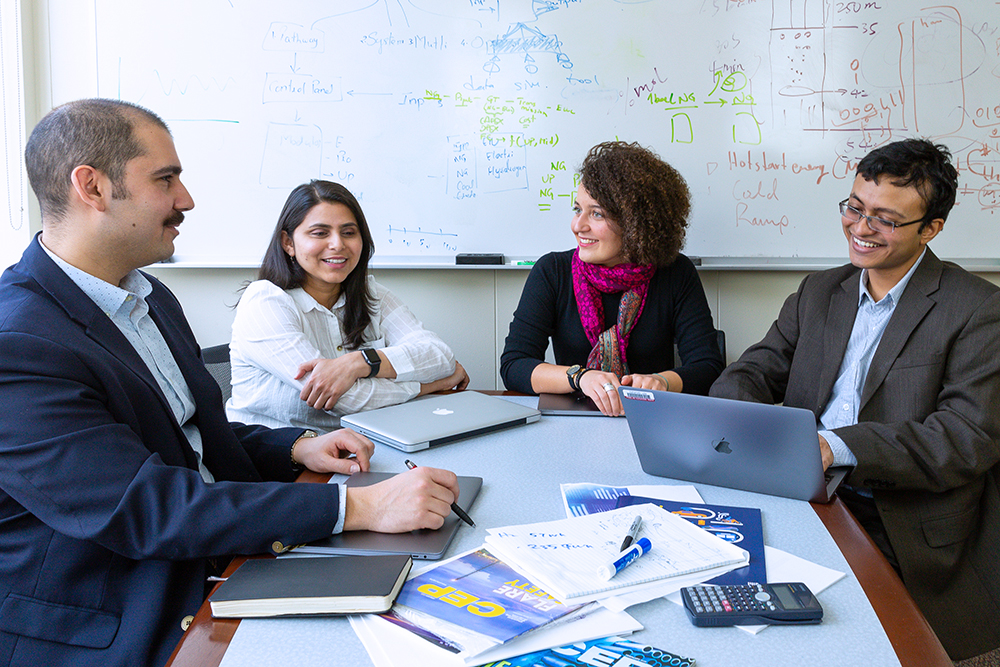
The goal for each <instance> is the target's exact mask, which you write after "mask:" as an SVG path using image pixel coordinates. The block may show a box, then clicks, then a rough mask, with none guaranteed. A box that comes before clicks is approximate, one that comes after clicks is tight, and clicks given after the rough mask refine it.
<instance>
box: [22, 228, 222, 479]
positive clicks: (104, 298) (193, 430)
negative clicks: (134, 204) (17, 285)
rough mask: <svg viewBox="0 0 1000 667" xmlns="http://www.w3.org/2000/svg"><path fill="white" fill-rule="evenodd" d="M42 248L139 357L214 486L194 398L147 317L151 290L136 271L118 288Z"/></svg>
mask: <svg viewBox="0 0 1000 667" xmlns="http://www.w3.org/2000/svg"><path fill="white" fill-rule="evenodd" d="M41 246H42V248H43V249H44V250H45V252H46V253H47V254H48V256H49V257H51V258H52V261H53V262H55V263H56V265H57V266H58V267H59V268H60V269H62V270H63V272H64V273H65V274H66V275H67V276H68V277H69V279H70V280H72V281H73V282H74V283H75V284H76V286H77V287H79V288H80V289H81V290H83V293H84V294H86V295H87V296H88V297H90V298H91V300H93V302H94V303H95V304H97V307H98V308H100V309H101V310H102V311H104V313H105V314H106V315H107V316H108V317H109V318H110V319H111V321H112V322H114V323H115V326H117V327H118V330H119V331H121V332H122V335H124V336H125V338H126V339H127V340H128V342H129V343H131V344H132V347H134V348H135V351H136V352H138V353H139V356H140V357H142V360H143V361H144V362H145V364H146V366H147V368H149V372H150V373H152V374H153V377H154V378H155V379H156V383H157V384H158V385H159V386H160V391H162V392H163V395H164V397H166V399H167V404H168V405H169V406H170V410H171V412H173V415H174V418H175V419H176V420H177V423H178V424H180V425H181V431H183V433H184V437H186V438H187V441H188V444H190V445H191V449H193V450H194V453H195V455H196V456H197V458H198V471H199V472H200V473H201V476H202V478H203V479H204V480H205V481H206V482H214V481H215V478H214V477H213V476H212V473H211V472H210V471H209V470H208V468H207V467H205V462H204V461H203V460H202V452H203V451H204V449H203V447H202V441H201V431H199V430H198V427H197V426H196V425H195V424H194V423H192V422H191V417H193V416H194V413H195V409H196V406H195V403H194V396H193V395H192V394H191V389H190V388H189V387H188V385H187V381H186V380H185V379H184V376H183V375H182V374H181V369H180V366H178V365H177V361H176V360H175V359H174V355H173V353H171V352H170V347H168V346H167V341H166V340H165V339H164V338H163V334H161V333H160V330H159V329H158V328H157V327H156V323H155V322H153V318H152V317H150V316H149V305H148V304H147V303H146V297H147V296H149V294H150V293H151V292H152V291H153V286H152V285H151V284H150V282H149V281H148V280H146V278H145V277H144V276H143V275H142V274H141V273H139V272H138V271H131V272H130V273H129V274H128V275H126V276H125V278H124V279H123V280H122V282H121V286H120V287H119V286H116V285H112V284H111V283H108V282H105V281H103V280H101V279H100V278H96V277H94V276H92V275H90V274H89V273H87V272H86V271H81V270H80V269H78V268H76V267H75V266H73V265H72V264H69V263H68V262H66V261H64V260H63V259H62V258H60V257H59V256H58V255H56V254H55V253H53V252H52V251H51V250H49V249H48V248H46V247H45V244H44V243H42V244H41Z"/></svg>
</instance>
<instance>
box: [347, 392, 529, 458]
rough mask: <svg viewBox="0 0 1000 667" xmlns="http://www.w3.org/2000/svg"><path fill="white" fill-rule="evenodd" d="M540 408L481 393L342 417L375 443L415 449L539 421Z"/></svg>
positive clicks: (427, 399) (439, 396)
mask: <svg viewBox="0 0 1000 667" xmlns="http://www.w3.org/2000/svg"><path fill="white" fill-rule="evenodd" d="M540 414H541V413H539V412H538V410H536V409H534V408H529V407H526V406H523V405H518V404H517V403H511V402H510V401H505V400H503V399H502V398H497V397H495V396H487V395H486V394H480V393H479V392H477V391H459V392H456V393H454V394H437V395H433V396H427V397H425V398H417V399H414V400H412V401H410V402H408V403H403V404H401V405H392V406H389V407H385V408H378V409H377V410H369V411H368V412H359V413H358V414H355V415H347V416H344V417H341V418H340V424H341V426H346V427H348V428H353V429H354V430H355V431H357V432H358V433H361V434H363V435H366V436H368V437H369V438H371V440H372V441H373V442H376V443H382V444H385V445H389V446H390V447H395V448H396V449H402V450H403V451H404V452H415V451H418V450H421V449H427V448H428V447H431V446H433V445H440V444H444V443H446V442H451V441H452V440H459V439H461V438H468V437H471V436H473V435H480V434H482V433H490V432H491V431H497V430H500V429H503V428H510V427H512V426H520V425H522V424H530V423H531V422H535V421H538V418H539V417H540Z"/></svg>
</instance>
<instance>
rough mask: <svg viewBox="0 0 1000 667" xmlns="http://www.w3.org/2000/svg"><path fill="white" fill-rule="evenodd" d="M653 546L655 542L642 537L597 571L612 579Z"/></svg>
mask: <svg viewBox="0 0 1000 667" xmlns="http://www.w3.org/2000/svg"><path fill="white" fill-rule="evenodd" d="M652 548H653V544H652V543H651V542H650V541H649V538H648V537H640V538H639V541H638V542H636V543H635V544H633V545H632V546H630V547H629V548H628V549H626V550H625V551H623V552H621V553H620V554H618V557H617V558H615V559H614V560H613V561H611V562H610V563H608V564H607V565H602V566H601V568H600V569H599V570H598V571H597V575H598V576H599V577H601V578H602V579H604V580H605V581H610V580H611V578H612V577H613V576H615V575H616V574H618V573H619V572H621V571H622V570H624V569H625V568H626V567H628V566H629V565H630V564H632V563H633V562H634V561H636V560H638V559H639V556H641V555H643V554H644V553H648V552H649V550H650V549H652Z"/></svg>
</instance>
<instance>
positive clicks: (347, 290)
mask: <svg viewBox="0 0 1000 667" xmlns="http://www.w3.org/2000/svg"><path fill="white" fill-rule="evenodd" d="M324 202H325V203H327V204H343V205H344V206H346V207H347V208H349V209H350V210H351V213H353V214H354V219H355V220H357V222H358V228H359V230H360V232H361V255H360V257H358V265H357V266H356V267H354V270H353V271H351V272H350V273H349V274H348V275H347V278H345V279H344V282H343V283H341V285H340V291H341V293H342V294H343V295H344V299H345V301H346V303H345V306H344V321H343V322H342V323H341V327H342V328H343V336H344V342H345V347H347V348H348V349H351V350H357V349H359V348H360V347H361V346H362V345H363V344H364V339H363V335H364V332H365V329H366V328H368V325H369V324H370V323H371V321H372V312H373V310H374V308H375V295H374V294H372V293H371V292H369V291H368V260H369V259H371V256H372V255H373V254H375V242H374V241H372V233H371V231H369V229H368V221H367V220H365V214H364V212H363V211H362V210H361V204H359V203H358V200H357V199H355V198H354V195H352V194H351V193H350V191H349V190H348V189H347V188H345V187H344V186H343V185H341V184H339V183H331V182H330V181H310V182H308V183H303V184H302V185H300V186H298V187H297V188H295V189H294V190H292V192H291V194H289V195H288V199H287V200H285V206H284V208H282V209H281V215H280V216H278V224H277V225H276V226H275V228H274V234H273V235H271V241H270V242H269V243H268V244H267V252H265V253H264V261H263V262H261V265H260V270H259V271H258V272H257V280H270V281H271V282H272V283H274V284H275V285H277V286H278V287H280V288H281V289H283V290H289V289H294V288H296V287H301V286H302V283H303V282H304V281H305V276H306V272H305V271H304V270H303V269H302V267H301V266H299V263H298V262H296V261H294V260H293V259H292V258H291V257H289V256H288V253H286V252H285V250H284V248H282V246H281V233H282V232H285V233H286V234H287V235H288V238H289V239H291V238H292V236H293V234H294V233H295V229H296V228H297V227H298V226H299V225H301V224H302V221H303V220H305V217H306V215H308V213H309V211H311V210H312V209H313V207H314V206H316V205H318V204H321V203H324Z"/></svg>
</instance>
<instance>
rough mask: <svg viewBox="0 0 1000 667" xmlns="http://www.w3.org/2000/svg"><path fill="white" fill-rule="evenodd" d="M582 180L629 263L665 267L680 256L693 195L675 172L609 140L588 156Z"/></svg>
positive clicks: (644, 151)
mask: <svg viewBox="0 0 1000 667" xmlns="http://www.w3.org/2000/svg"><path fill="white" fill-rule="evenodd" d="M580 176H581V177H582V183H583V187H584V188H585V189H586V190H587V192H588V193H589V194H590V196H591V197H593V198H594V199H595V200H596V201H597V203H598V204H600V205H601V207H602V208H603V209H604V212H605V215H606V216H607V217H608V218H609V219H610V221H611V222H612V224H613V226H614V228H615V230H616V231H617V232H618V234H619V235H620V236H621V239H622V256H623V257H624V258H625V261H627V262H630V263H632V264H655V265H656V266H666V265H668V264H670V263H671V262H673V261H674V260H675V259H676V258H677V253H679V252H680V250H681V248H682V247H683V246H684V236H685V234H686V232H687V226H688V219H687V218H688V214H689V213H690V212H691V191H690V190H689V189H688V185H687V182H686V181H685V180H684V177H683V176H681V175H680V173H679V172H678V171H677V170H676V169H674V168H673V167H671V166H670V165H669V164H667V163H666V162H664V161H663V160H661V159H660V158H659V156H658V155H656V153H654V152H653V151H651V150H649V149H648V148H644V147H642V146H640V145H639V144H638V143H631V144H630V143H626V142H624V141H606V142H604V143H601V144H597V145H596V146H594V147H593V148H591V149H590V152H589V153H587V157H586V158H584V160H583V166H581V167H580Z"/></svg>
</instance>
